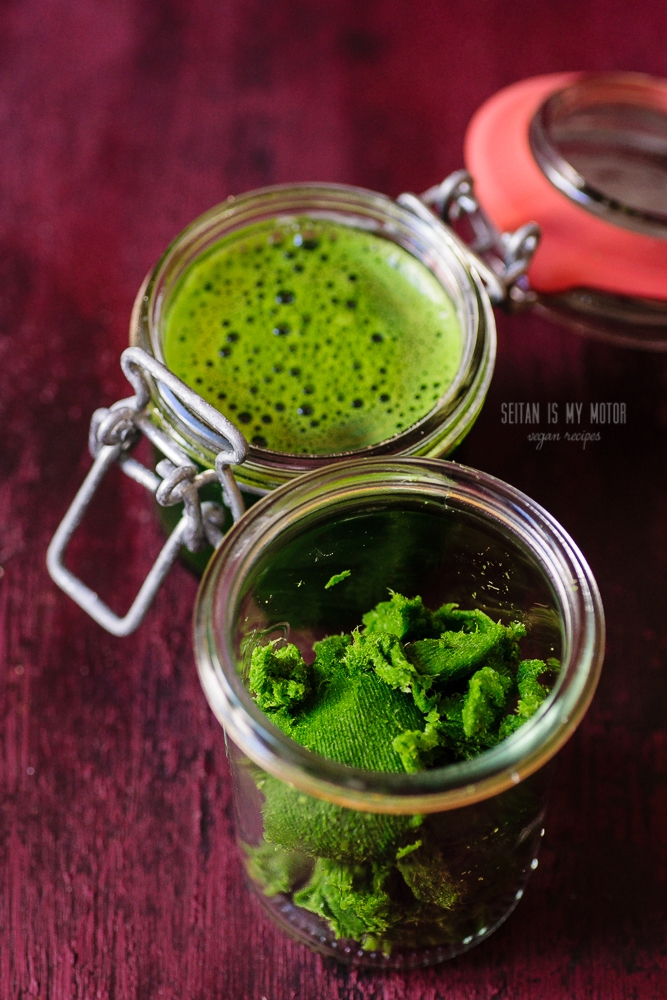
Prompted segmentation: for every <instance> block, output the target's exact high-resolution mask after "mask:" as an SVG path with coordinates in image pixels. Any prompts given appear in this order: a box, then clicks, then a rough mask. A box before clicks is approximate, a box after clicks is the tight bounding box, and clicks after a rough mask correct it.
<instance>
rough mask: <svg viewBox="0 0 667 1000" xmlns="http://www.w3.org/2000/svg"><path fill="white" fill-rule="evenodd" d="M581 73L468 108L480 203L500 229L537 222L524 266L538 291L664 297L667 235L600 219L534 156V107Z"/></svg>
mask: <svg viewBox="0 0 667 1000" xmlns="http://www.w3.org/2000/svg"><path fill="white" fill-rule="evenodd" d="M581 75H582V74H580V73H550V74H548V75H547V76H536V77H532V78H531V79H529V80H522V81H520V82H519V83H514V84H512V85H511V86H510V87H506V88H505V89H503V90H501V91H499V92H498V93H497V94H494V96H493V97H491V98H490V99H489V100H488V101H486V102H485V103H484V104H483V105H482V106H481V108H479V110H478V111H477V112H476V113H475V114H474V116H473V118H472V120H471V122H470V125H469V126H468V131H467V133H466V137H465V147H464V155H465V163H466V167H467V168H468V170H469V171H470V173H471V174H472V176H473V177H474V180H475V192H476V194H477V197H478V199H479V202H480V204H481V205H482V207H483V208H484V210H485V211H486V212H487V213H488V214H489V216H490V217H491V219H492V220H493V221H494V222H495V224H496V225H497V226H498V227H499V228H500V229H502V230H504V231H509V230H513V229H517V228H518V227H519V226H522V225H523V224H524V223H526V222H530V221H535V222H538V223H539V225H540V227H541V229H542V240H541V242H540V245H539V247H538V250H537V252H536V254H535V257H534V259H533V263H532V264H531V266H530V270H529V271H528V277H529V279H530V283H531V285H532V286H533V288H535V289H536V290H537V291H539V292H560V291H564V290H566V289H568V288H580V287H585V288H597V289H601V290H603V291H607V292H612V293H616V294H618V295H630V296H634V297H639V298H649V299H665V300H667V240H661V239H655V238H653V237H651V236H644V235H643V234H641V233H636V232H632V231H631V230H628V229H624V228H622V227H621V226H617V225H615V224H614V223H612V222H606V221H605V220H604V219H600V218H598V217H597V216H595V215H593V214H592V213H590V212H588V211H586V209H585V208H582V207H581V206H580V205H577V204H576V203H575V202H572V201H570V200H569V199H568V198H567V197H566V196H565V195H564V194H562V193H561V192H560V191H559V190H558V189H557V188H556V187H554V186H553V185H552V184H551V182H550V181H549V180H548V179H547V177H546V176H545V175H544V174H543V173H542V171H541V169H540V167H539V166H538V164H537V163H536V162H535V158H534V157H533V154H532V151H531V148H530V144H529V140H528V130H529V128H530V123H531V121H532V119H533V117H534V115H535V113H536V112H537V110H538V108H539V107H540V106H541V105H542V104H543V103H544V101H545V100H546V99H547V98H548V97H549V96H550V95H551V94H554V93H555V92H556V91H558V90H562V89H563V88H564V87H566V86H567V85H568V84H570V83H573V82H574V81H575V80H577V79H578V78H579V77H580V76H581Z"/></svg>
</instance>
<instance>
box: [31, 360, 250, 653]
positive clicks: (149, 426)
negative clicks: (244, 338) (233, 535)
mask: <svg viewBox="0 0 667 1000" xmlns="http://www.w3.org/2000/svg"><path fill="white" fill-rule="evenodd" d="M121 367H122V369H123V372H124V374H125V376H126V378H127V379H128V381H129V382H130V383H131V385H132V388H133V389H134V391H135V395H134V396H130V397H129V398H128V399H121V400H119V401H118V402H117V403H114V404H113V406H111V407H109V408H108V409H106V408H103V409H99V410H96V411H95V413H94V414H93V416H92V419H91V422H90V436H89V448H90V452H91V455H92V456H93V459H94V461H93V465H92V467H91V469H90V471H89V473H88V475H87V476H86V478H85V479H84V481H83V483H82V484H81V487H80V489H79V491H78V493H77V494H76V496H75V497H74V500H73V501H72V504H71V506H70V508H69V510H68V511H67V513H66V514H65V517H64V518H63V520H62V523H61V524H60V526H59V527H58V530H57V531H56V533H55V535H54V536H53V539H52V541H51V544H50V545H49V548H48V552H47V556H46V564H47V568H48V571H49V573H50V575H51V577H52V579H53V580H54V582H55V583H56V584H57V585H58V586H59V587H60V588H61V590H64V591H65V593H66V594H68V595H69V597H71V598H72V600H74V601H75V602H76V603H77V604H78V605H79V607H81V608H83V610H84V611H86V612H87V613H88V614H89V615H90V616H91V618H94V619H95V621H96V622H97V623H98V624H99V625H101V626H102V627H103V628H105V629H106V630H107V632H111V633H112V634H113V635H117V636H125V635H129V634H130V633H131V632H134V630H135V629H136V628H137V627H138V626H139V625H140V624H141V622H142V620H143V618H144V616H145V614H146V612H147V611H148V608H149V607H150V605H151V603H152V601H153V598H154V597H155V595H156V593H157V591H158V589H159V588H160V586H161V584H162V583H163V581H164V579H165V577H166V575H167V573H168V572H169V570H170V568H171V566H172V564H173V563H174V561H175V559H176V557H177V555H178V552H179V549H180V547H181V545H185V546H186V547H187V548H188V550H189V551H190V552H197V551H199V550H200V549H202V548H203V547H204V546H205V545H206V544H207V543H209V544H210V545H213V546H214V547H217V546H218V545H219V544H220V542H221V541H222V538H223V533H222V530H221V529H222V525H223V523H224V518H225V512H224V508H223V507H222V505H221V504H218V503H211V502H210V501H207V502H204V503H202V502H201V501H200V499H199V490H200V489H201V488H202V487H203V486H206V485H208V484H209V483H212V482H219V483H220V486H221V487H222V495H223V500H224V502H225V505H226V506H227V507H228V508H229V510H230V511H231V514H232V517H233V518H234V521H238V519H239V518H240V517H241V515H242V514H243V512H244V510H245V506H244V503H243V498H242V496H241V493H240V491H239V488H238V485H237V483H236V480H235V479H234V475H233V472H232V466H234V465H240V464H241V463H242V462H244V461H245V458H246V456H247V453H248V443H247V441H246V440H245V438H244V437H243V435H242V434H241V432H240V431H239V430H238V429H237V428H236V427H235V426H234V424H233V423H231V421H230V420H228V419H227V418H226V417H225V416H223V415H222V414H221V413H220V412H219V411H218V410H216V409H215V408H214V407H213V406H211V405H210V404H209V403H207V402H206V401H205V400H203V399H202V398H201V396H199V395H198V394H197V393H196V392H194V391H193V390H192V389H190V388H189V387H188V386H187V385H185V383H184V382H182V381H181V380H180V379H179V378H177V377H176V376H175V375H173V374H172V373H171V372H170V371H169V370H168V369H167V368H165V366H164V365H163V364H161V363H160V362H159V361H157V360H156V359H155V358H153V357H151V355H150V354H148V353H147V352H146V351H144V350H142V349H141V348H139V347H128V348H127V349H126V350H125V351H123V354H122V355H121ZM146 375H149V376H150V377H151V378H152V379H154V380H155V382H158V383H160V384H162V385H164V386H165V387H166V388H167V389H169V390H170V391H171V392H172V393H173V394H174V396H176V397H177V399H179V400H180V402H181V403H183V404H184V405H185V406H186V407H187V408H188V409H189V410H190V411H191V412H192V413H193V414H194V415H195V416H196V417H198V419H199V420H201V421H202V422H203V423H204V424H205V425H206V426H207V427H209V428H210V429H211V430H212V431H214V432H215V433H216V434H218V435H220V436H221V437H222V438H224V440H225V441H226V442H227V445H228V446H227V448H225V449H223V450H222V451H220V452H219V453H218V454H217V456H216V459H215V468H214V469H204V470H203V471H199V470H198V469H197V468H196V467H195V466H194V465H193V463H192V461H191V459H190V458H189V456H188V455H187V454H186V453H185V452H184V451H183V450H182V449H181V448H180V447H179V446H178V445H177V444H175V442H174V441H172V440H171V438H170V437H168V435H167V434H165V433H164V431H162V430H160V429H159V428H158V427H156V426H155V424H154V423H153V422H152V421H151V419H150V415H149V413H148V411H147V407H148V404H149V401H150V392H149V387H148V383H147V381H146ZM142 434H144V435H145V436H146V437H147V438H148V439H149V441H151V442H152V444H154V445H155V447H156V448H157V449H158V450H159V451H160V452H162V454H163V455H165V456H166V457H165V458H164V459H163V460H162V461H160V462H159V463H158V465H157V467H156V471H155V472H152V471H151V470H150V469H148V468H147V467H146V466H145V465H143V464H142V463H141V462H138V461H137V460H136V459H134V458H132V456H131V454H130V452H131V450H132V449H133V448H134V446H135V445H136V444H137V442H138V441H139V439H140V437H141V435H142ZM114 462H118V464H119V465H120V467H121V469H122V470H123V472H124V473H125V474H126V475H127V476H129V477H130V478H131V479H133V480H134V481H135V482H137V483H140V484H141V485H142V486H145V487H146V489H147V490H149V491H150V492H151V493H153V494H154V496H155V499H156V500H157V502H158V503H159V504H161V505H162V506H163V507H170V506H173V505H174V504H177V503H183V504H184V508H185V509H184V511H183V516H182V517H181V519H180V521H179V522H178V524H177V525H176V527H175V528H174V530H173V531H172V533H171V535H170V536H169V538H168V539H167V541H166V542H165V544H164V546H163V548H162V550H161V552H160V554H159V555H158V557H157V559H156V560H155V563H154V564H153V566H152V568H151V570H150V572H149V573H148V576H147V577H146V579H145V580H144V582H143V584H142V586H141V589H140V590H139V593H138V594H137V596H136V598H135V599H134V602H133V604H132V606H131V608H130V609H129V611H128V612H127V614H125V615H124V616H123V617H122V618H121V617H120V616H119V615H116V614H115V613H114V612H113V611H112V610H111V609H110V608H109V607H108V606H107V605H106V604H105V603H104V602H103V601H102V600H101V598H100V597H98V595H97V594H96V593H95V592H94V591H93V590H91V588H90V587H88V586H86V584H85V583H83V581H82V580H80V579H79V578H78V577H77V576H75V575H74V574H73V573H72V572H71V571H70V570H68V569H67V567H66V566H65V563H64V559H65V552H66V550H67V546H68V545H69V542H70V540H71V538H72V535H73V534H74V532H75V531H76V529H77V527H78V526H79V524H80V523H81V520H82V518H83V516H84V514H85V512H86V510H87V508H88V505H89V504H90V502H91V500H92V498H93V496H94V495H95V493H96V491H97V489H98V487H99V486H100V485H101V483H102V480H103V479H104V477H105V475H106V473H107V472H108V470H109V469H110V467H111V466H112V465H113V463H114Z"/></svg>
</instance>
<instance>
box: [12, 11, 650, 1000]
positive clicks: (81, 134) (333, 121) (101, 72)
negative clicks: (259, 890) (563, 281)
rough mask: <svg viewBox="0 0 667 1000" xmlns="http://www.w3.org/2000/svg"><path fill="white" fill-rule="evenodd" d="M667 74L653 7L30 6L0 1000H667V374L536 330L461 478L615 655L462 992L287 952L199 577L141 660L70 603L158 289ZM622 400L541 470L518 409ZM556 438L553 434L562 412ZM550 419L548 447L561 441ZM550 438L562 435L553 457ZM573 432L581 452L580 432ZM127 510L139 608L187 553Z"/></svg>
mask: <svg viewBox="0 0 667 1000" xmlns="http://www.w3.org/2000/svg"><path fill="white" fill-rule="evenodd" d="M579 68H584V69H634V70H643V71H646V72H649V73H654V74H658V75H663V76H667V6H666V5H665V4H664V3H659V2H650V0H640V2H637V3H632V4H631V3H628V2H627V0H561V2H559V3H555V2H548V3H547V2H543V3H540V2H539V0H530V2H529V0H519V2H516V0H486V2H484V0H466V2H465V3H460V4H455V3H449V2H444V0H442V2H435V0H364V2H361V0H357V2H353V0H348V2H341V3H335V2H333V0H317V2H309V3H307V2H305V0H264V2H259V0H255V2H253V0H248V2H244V0H234V2H224V0H189V2H188V0H182V2H180V3H178V2H176V0H170V2H169V0H167V2H157V0H153V2H149V0H88V2H86V0H67V2H66V3H62V2H56V0H43V2H38V0H4V2H2V3H1V4H0V204H1V227H2V228H1V235H0V411H1V413H2V417H1V423H0V531H1V537H0V563H1V564H2V566H3V567H4V575H3V576H2V579H1V580H0V615H1V617H0V622H1V625H0V630H1V631H0V649H1V654H0V662H1V663H2V675H1V688H0V692H1V693H0V719H1V727H0V803H1V805H2V812H1V826H0V859H1V865H0V879H1V883H0V996H2V997H3V998H5V997H7V998H11V1000H19V998H20V1000H27V998H31V1000H36V998H41V1000H69V998H75V997H76V998H85V1000H88V998H90V1000H93V998H100V1000H135V998H137V1000H154V998H155V1000H157V998H159V997H164V998H165V1000H204V998H205V1000H218V998H220V1000H261V998H266V1000H292V998H300V1000H301V998H303V1000H316V998H317V1000H319V998H324V997H326V998H330V1000H343V998H345V1000H370V998H375V1000H380V998H384V1000H398V998H403V997H407V998H409V1000H442V998H445V997H447V998H452V1000H492V998H493V1000H533V998H537V997H539V998H544V1000H560V998H563V997H568V998H576V1000H579V998H582V1000H583V998H586V1000H589V998H593V1000H621V998H623V1000H624V998H630V997H638V998H642V1000H643V998H646V1000H648V998H659V997H660V998H662V997H664V996H665V995H666V994H667V942H666V912H665V911H666V909H667V846H666V837H665V827H666V825H667V724H666V719H667V691H666V686H665V681H664V678H665V662H666V654H667V631H666V628H665V578H666V575H667V474H666V472H665V447H666V445H667V365H666V363H665V360H664V359H663V358H662V357H660V356H657V355H653V356H650V355H641V354H637V353H632V352H629V351H625V350H620V349H615V348H611V347H606V346H604V345H602V344H597V343H593V342H588V341H585V340H583V339H580V338H579V337H578V336H576V335H574V334H572V333H569V332H567V331H563V330H561V329H558V328H556V327H553V326H551V325H549V324H547V323H546V322H543V321H541V320H539V319H538V318H536V317H532V316H529V315H523V316H516V317H513V318H507V317H505V316H500V317H499V361H498V366H497V371H496V376H495V379H494V382H493V387H492V390H491V393H490V395H489V399H488V402H487V404H486V407H485V410H484V413H483V416H482V417H481V419H480V420H479V422H478V424H477V426H476V427H475V428H474V430H473V431H472V433H471V435H470V437H469V439H468V440H467V442H466V443H465V444H464V446H463V448H462V449H461V452H460V454H459V456H458V457H459V459H460V460H462V461H465V462H467V463H469V464H471V465H476V466H479V467H480V468H482V469H485V470H487V471H489V472H492V473H494V474H496V475H499V476H501V477H502V478H504V479H507V480H509V481H510V482H511V483H513V484H514V485H516V486H518V487H519V488H521V489H524V490H525V491H526V492H528V493H529V494H531V495H532V496H533V497H535V498H536V499H537V500H539V501H541V502H542V503H543V504H544V505H545V506H546V507H548V509H549V510H551V511H552V512H553V513H554V514H555V515H556V517H557V518H559V519H560V520H561V521H562V523H563V524H564V525H565V527H566V528H567V529H568V530H569V531H570V532H571V533H572V534H573V536H574V538H575V539H576V540H577V541H578V543H579V544H580V545H581V547H582V548H583V550H584V552H585V553H586V555H587V557H588V559H589V560H590V562H591V565H592V567H593V570H594V572H595V573H596V575H597V578H598V580H599V583H600V586H601V590H602V594H603V599H604V602H605V606H606V610H607V615H608V625H609V647H608V656H607V662H606V666H605V671H604V675H603V679H602V682H601V685H600V689H599V693H598V695H597V697H596V700H595V702H594V704H593V707H592V709H591V712H590V714H589V715H588V717H587V719H586V721H585V722H584V724H583V725H582V727H581V729H580V730H579V732H578V733H577V734H576V736H575V737H574V738H573V739H572V741H571V742H570V743H569V744H568V746H567V747H566V749H565V750H564V751H563V752H562V754H561V765H560V769H559V772H558V776H557V780H556V785H555V788H554V794H553V799H552V804H551V811H550V817H549V821H548V824H547V835H546V838H545V841H544V850H543V853H542V856H541V864H540V867H539V869H538V871H537V872H536V874H535V876H534V879H533V882H532V884H531V886H530V887H529V891H528V892H527V894H526V897H525V899H524V900H523V901H522V903H521V905H520V906H519V908H518V910H517V912H516V913H515V914H514V915H513V916H512V918H511V919H510V920H509V922H508V923H507V924H506V925H505V926H504V927H503V928H501V929H500V930H499V931H498V932H497V933H496V934H495V935H494V936H493V937H492V938H491V939H490V940H489V941H488V942H486V943H485V944H483V945H482V946H481V947H480V948H478V949H477V950H475V951H473V952H471V953H469V954H468V955H466V956H463V957H461V958H459V959H457V960H455V961H453V962H451V963H450V964H448V965H445V966H441V967H437V968H434V969H430V970H426V971H416V972H412V973H406V974H398V973H394V974H375V973H358V972H354V971H350V970H347V969H345V968H339V967H337V966H336V965H335V964H333V963H331V962H329V961H323V960H322V959H320V958H318V957H316V956H314V955H312V954H311V953H310V952H308V951H307V950H305V949H304V948H303V947H301V946H299V945H296V944H293V943H292V942H290V941H289V940H288V939H287V938H286V937H284V936H283V934H282V933H280V932H279V931H277V930H275V929H274V928H273V926H272V925H270V924H269V923H268V922H267V921H266V920H265V918H264V917H263V916H261V914H260V912H259V909H258V906H257V904H256V903H255V902H254V901H252V900H251V898H250V897H249V896H248V894H247V892H246V890H245V888H244V886H243V883H242V879H241V875H240V869H239V864H238V860H237V858H236V855H235V850H234V847H233V842H232V826H231V824H232V817H231V811H230V799H229V789H228V782H227V771H226V763H225V754H224V745H223V739H222V734H221V731H220V729H219V727H218V725H217V723H215V722H214V721H213V719H212V716H211V714H210V713H209V711H208V708H207V706H206V704H205V701H204V697H203V695H202V693H201V691H200V688H199V683H198V680H197V678H196V674H195V668H194V663H193V657H192V650H191V640H190V614H191V609H192V605H193V601H194V596H195V591H196V582H195V580H194V579H193V578H192V577H190V576H189V575H188V574H187V572H186V571H185V570H183V569H182V568H181V567H178V568H177V569H176V570H175V572H174V573H173V574H172V577H171V578H170V580H169V582H168V584H167V585H166V587H165V589H164V590H163V592H162V593H161V595H160V597H159V601H158V606H157V607H156V608H155V609H154V610H153V612H152V613H151V614H150V616H149V619H148V621H147V622H146V624H145V625H144V626H143V627H142V628H141V629H140V631H139V632H138V633H137V634H136V635H135V636H133V637H132V638H130V639H127V640H116V639H113V638H111V637H109V636H108V635H106V634H104V633H103V632H102V631H101V630H100V629H99V628H98V627H97V626H96V625H95V624H93V623H92V622H91V621H90V620H88V619H87V618H86V617H85V616H84V615H83V613H82V612H80V611H79V610H78V609H77V608H76V607H75V606H74V605H73V604H71V603H70V602H69V601H68V600H67V599H66V598H65V597H64V596H63V595H62V594H61V593H60V592H58V591H56V589H55V588H54V586H53V585H52V584H51V582H50V581H49V579H48V578H47V576H46V573H45V569H44V555H45V550H46V546H47V543H48V540H49V538H50V536H51V535H52V533H53V531H54V529H55V527H56V524H57V522H58V520H59V519H60V517H61V516H62V514H63V513H64V510H65V508H66V506H67V504H68V503H69V502H70V500H71V498H72V496H73V494H74V491H75V489H76V486H77V484H78V482H79V481H80V479H81V477H82V476H83V474H84V472H85V470H86V469H87V467H88V465H89V458H88V456H87V451H86V432H87V424H88V420H89V417H90V414H91V412H92V410H93V409H94V408H95V407H96V406H99V405H103V404H106V405H108V404H109V403H111V402H112V401H113V400H114V399H116V398H118V397H120V396H124V395H127V394H128V392H129V389H128V386H127V384H126V383H125V382H124V380H123V378H122V375H121V374H120V370H119V367H118V356H119V354H120V351H121V350H122V348H123V346H124V345H125V343H126V337H127V334H126V331H127V326H128V319H129V313H130V308H131V305H132V301H133V298H134V295H135V293H136V290H137V288H138V286H139V284H140V282H141V280H142V278H143V276H144V274H145V273H146V271H147V270H148V269H149V267H150V266H151V265H152V264H153V263H154V261H155V259H156V258H157V256H158V255H159V254H160V252H161V251H162V249H163V248H164V247H165V245H166V244H167V243H168V241H169V240H170V239H171V238H172V237H173V236H174V235H175V234H176V233H177V232H178V231H179V230H180V229H181V228H182V227H183V226H184V225H185V224H186V223H188V222H189V221H190V220H191V219H192V218H193V217H194V216H196V215H197V214H198V213H200V212H201V211H203V210H204V209H206V208H208V207H209V206H210V205H212V204H214V203H216V202H218V201H220V200H222V199H223V198H224V197H226V196H227V195H228V194H231V193H235V192H241V191H244V190H246V189H249V188H252V187H256V186H259V185H263V184H269V183H277V182H286V181H297V180H330V181H343V182H348V183H353V184H361V185H365V186H367V187H371V188H375V189H377V190H380V191H384V192H387V193H389V194H391V195H396V194H398V193H399V192H400V191H401V190H413V191H420V190H422V189H424V188H426V187H428V186H429V185H431V184H433V183H435V182H436V181H438V180H439V179H440V178H441V177H443V176H444V175H445V174H446V173H448V172H449V171H450V170H452V169H455V168H457V167H459V166H460V165H461V162H462V154H461V149H462V141H463V135H464V131H465V127H466V123H467V121H468V119H469V118H470V115H471V114H472V112H473V111H474V110H475V108H476V107H477V106H478V105H479V104H480V103H481V102H482V101H483V100H484V99H485V98H486V97H488V96H489V95H490V94H492V93H493V92H494V91H495V90H497V89H498V88H499V87H502V86H503V85H505V84H507V83H510V82H511V81H513V80H517V79H519V78H521V77H524V76H529V75H531V74H535V73H544V72H548V71H553V70H563V69H579ZM512 400H530V401H540V402H541V403H542V405H543V407H544V405H545V404H546V402H548V401H557V402H559V403H561V405H562V404H564V403H565V402H566V401H582V402H584V404H587V403H588V401H589V400H594V401H597V400H600V401H607V400H608V401H624V402H626V403H627V407H628V425H627V427H611V428H605V429H603V431H602V440H601V441H600V442H599V443H598V444H595V445H589V447H588V448H587V449H586V450H585V451H583V450H582V449H581V448H580V447H579V446H576V445H574V444H572V443H565V442H559V443H558V444H552V445H545V447H544V449H543V450H541V451H538V450H536V449H535V447H534V446H533V445H531V444H530V443H529V442H528V441H527V439H526V437H527V429H526V428H525V427H509V426H507V425H503V424H502V423H501V416H500V414H501V410H500V406H501V403H502V402H503V401H512ZM543 412H544V411H543ZM543 419H544V417H543ZM543 429H546V428H543ZM563 429H564V428H561V430H563ZM121 479H122V477H120V476H116V477H114V478H111V479H110V480H109V485H108V489H107V494H106V502H104V503H101V504H100V505H99V506H98V507H97V508H96V512H95V514H94V516H91V518H90V519H89V521H88V522H87V523H86V526H85V529H84V530H83V531H82V536H81V542H80V544H79V545H78V546H77V560H76V563H77V566H78V567H79V568H80V569H81V570H82V572H84V574H86V578H87V579H89V580H94V581H95V582H96V583H98V584H99V585H100V586H101V588H102V592H103V594H105V595H114V597H113V600H114V601H115V602H116V603H117V606H119V607H120V606H126V605H127V603H128V602H129V599H130V596H131V594H132V593H133V592H134V591H135V590H136V588H137V587H138V584H139V582H140V580H141V578H142V575H143V574H144V573H145V571H146V569H147V567H148V565H149V563H150V560H151V558H152V556H153V555H154V554H155V552H156V550H157V547H158V544H159V532H158V529H157V527H156V525H155V523H154V518H153V513H152V507H151V502H150V499H149V498H148V497H147V495H145V494H143V493H142V492H141V490H140V489H139V488H138V487H135V486H134V485H133V484H131V483H128V482H127V481H121Z"/></svg>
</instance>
